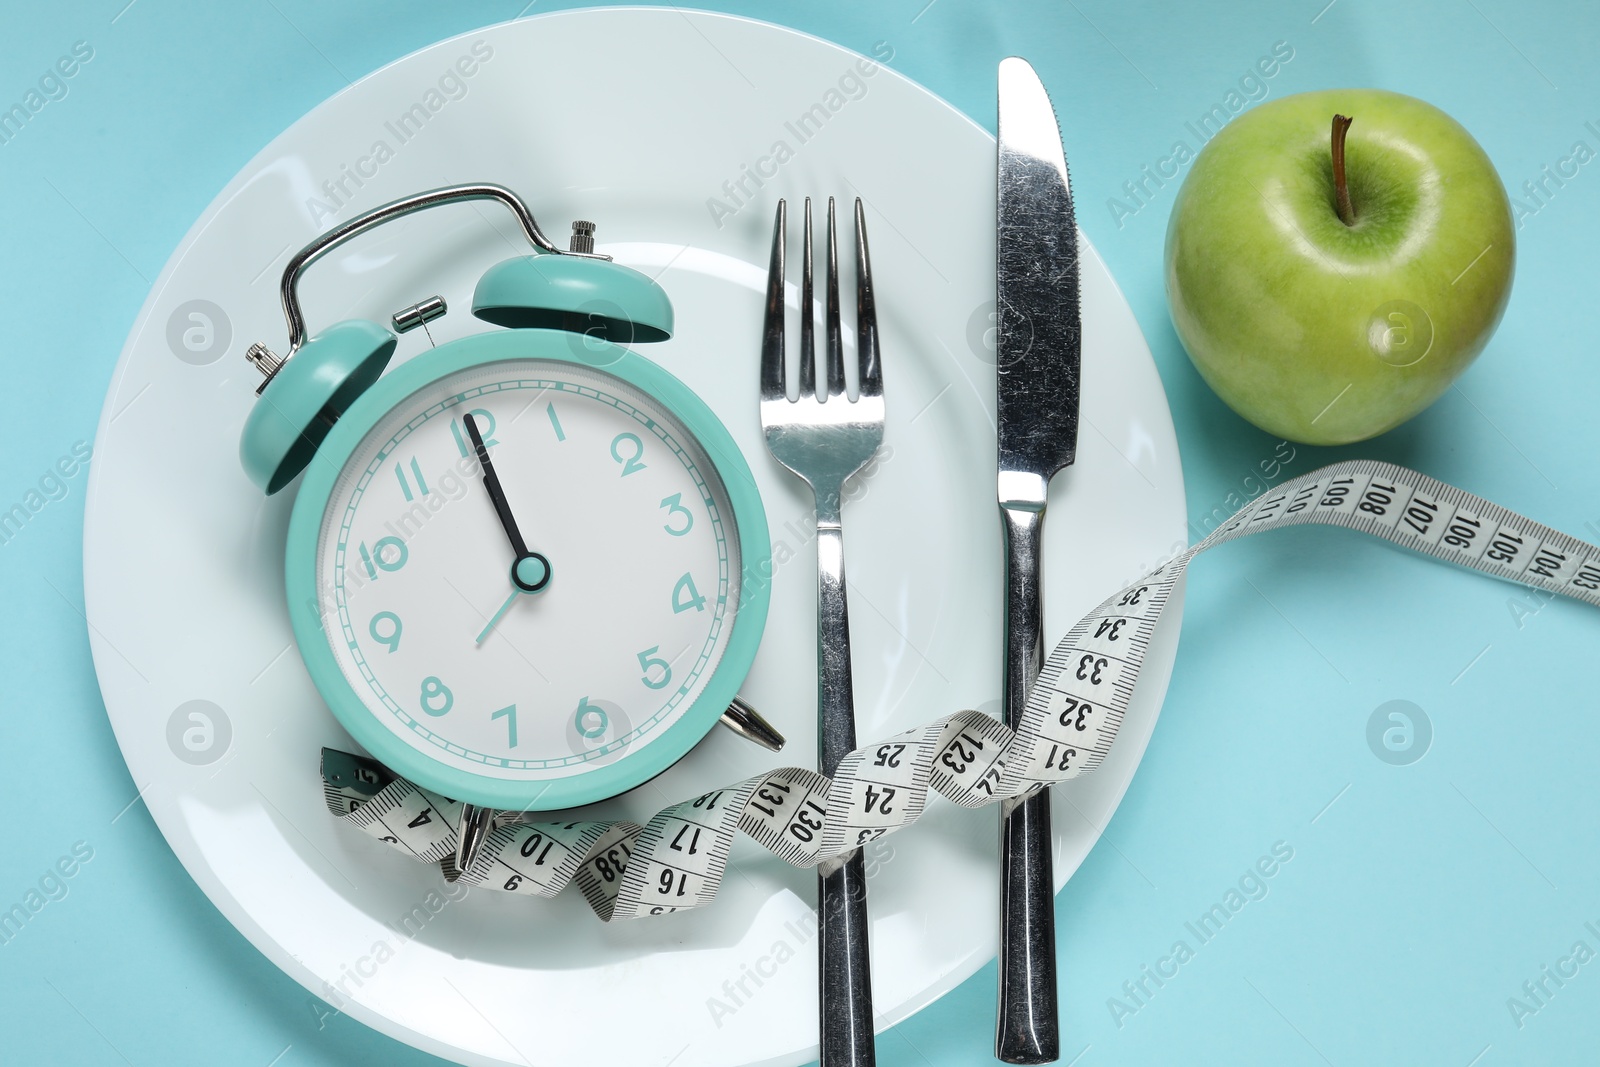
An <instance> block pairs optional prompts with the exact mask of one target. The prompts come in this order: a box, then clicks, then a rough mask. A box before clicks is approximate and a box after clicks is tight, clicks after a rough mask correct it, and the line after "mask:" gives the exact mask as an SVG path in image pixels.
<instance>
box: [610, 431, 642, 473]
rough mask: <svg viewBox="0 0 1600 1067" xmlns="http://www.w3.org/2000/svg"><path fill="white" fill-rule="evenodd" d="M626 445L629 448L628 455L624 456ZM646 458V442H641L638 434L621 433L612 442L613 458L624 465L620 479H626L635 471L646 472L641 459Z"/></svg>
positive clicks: (627, 449)
mask: <svg viewBox="0 0 1600 1067" xmlns="http://www.w3.org/2000/svg"><path fill="white" fill-rule="evenodd" d="M624 445H626V446H627V448H626V452H627V455H624V454H623V453H624V447H623V446H624ZM643 456H644V442H643V441H641V440H639V435H638V434H636V433H619V434H617V436H616V437H614V438H612V440H611V458H612V459H614V460H616V461H617V462H618V463H620V464H622V474H621V475H620V477H623V478H626V477H627V476H628V475H630V474H632V473H633V472H634V471H642V470H644V464H643V463H641V462H640V459H641V458H642V457H643Z"/></svg>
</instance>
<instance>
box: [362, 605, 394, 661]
mask: <svg viewBox="0 0 1600 1067" xmlns="http://www.w3.org/2000/svg"><path fill="white" fill-rule="evenodd" d="M381 622H387V623H389V624H391V625H390V626H388V627H386V629H388V631H389V632H388V633H381V632H379V630H378V624H379V623H381ZM367 632H368V633H370V634H371V635H372V639H373V640H374V641H377V642H378V643H379V644H384V645H388V646H389V652H390V654H391V655H392V654H393V653H394V651H395V649H397V648H399V647H400V616H398V615H396V614H395V613H394V612H392V611H380V612H378V613H377V614H376V615H374V616H373V617H372V621H371V622H370V623H368V624H367Z"/></svg>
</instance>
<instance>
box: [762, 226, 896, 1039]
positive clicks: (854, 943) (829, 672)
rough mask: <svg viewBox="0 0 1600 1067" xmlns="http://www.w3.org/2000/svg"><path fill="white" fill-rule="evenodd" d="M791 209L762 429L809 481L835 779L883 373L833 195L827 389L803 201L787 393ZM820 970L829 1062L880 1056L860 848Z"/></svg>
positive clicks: (820, 707)
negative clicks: (848, 363)
mask: <svg viewBox="0 0 1600 1067" xmlns="http://www.w3.org/2000/svg"><path fill="white" fill-rule="evenodd" d="M786 223H787V206H786V204H785V203H784V201H782V200H780V201H778V218H777V222H776V224H775V226H774V228H773V234H772V263H771V266H770V267H769V269H768V274H767V303H766V322H765V326H764V328H763V331H762V338H761V425H762V428H763V429H764V430H765V432H766V438H767V448H768V450H769V451H771V453H772V455H773V458H775V459H776V460H777V461H778V462H779V463H781V464H783V465H784V466H785V467H787V468H789V469H790V470H791V471H793V472H794V473H795V474H797V475H799V476H800V477H801V478H802V479H804V480H805V482H806V484H807V485H809V486H810V487H811V490H812V493H813V495H814V496H815V498H816V511H817V723H818V748H819V764H820V769H821V771H822V773H823V774H828V775H831V774H832V773H833V772H834V769H835V767H837V766H838V763H839V761H840V760H841V759H842V758H844V756H845V755H846V754H848V753H849V752H850V750H851V749H853V748H855V746H856V724H855V701H854V696H853V693H852V690H851V677H850V620H849V612H848V610H847V606H846V597H845V578H844V526H843V516H842V515H841V509H840V501H841V496H842V493H843V489H844V483H845V481H846V480H847V479H849V478H850V477H851V476H852V475H854V474H855V473H856V472H857V471H858V470H860V469H861V467H862V466H863V465H865V463H866V462H867V460H869V459H871V458H872V455H873V453H874V452H876V451H877V450H878V445H879V444H881V443H882V441H883V412H884V405H883V372H882V366H881V365H880V362H879V353H878V322H877V313H876V310H875V308H874V306H873V299H872V269H871V266H870V262H869V259H868V255H867V229H866V220H865V218H864V216H863V214H862V209H861V201H860V200H859V199H857V200H856V208H855V231H856V320H857V326H856V368H857V380H858V382H859V388H858V391H857V392H858V395H857V396H856V398H855V399H853V400H852V399H851V398H850V396H849V395H848V392H847V390H846V385H845V358H844V339H843V335H842V332H841V329H840V320H839V257H838V240H837V228H836V226H835V221H834V205H833V198H832V197H829V199H828V221H827V226H828V244H827V275H826V281H825V285H826V295H827V302H826V307H825V311H824V316H823V336H824V356H823V366H822V368H821V370H822V375H821V379H820V382H821V386H822V388H821V390H820V393H819V390H818V383H819V378H818V367H817V357H816V351H815V349H816V344H815V340H816V339H815V323H814V312H813V303H812V300H813V295H814V294H813V281H812V277H813V274H812V250H811V244H812V242H811V233H812V224H811V198H810V197H807V198H806V202H805V238H804V242H803V252H802V257H801V258H802V269H801V282H800V353H799V364H800V365H799V367H798V372H799V374H798V376H799V380H800V391H799V396H798V397H797V398H796V399H794V400H791V399H789V392H788V374H787V370H788V368H787V364H786V359H787V353H786V351H785V343H784V341H785V336H786V330H785V324H784V320H785V314H784V303H785V301H784V281H783V277H784V260H785V254H786V251H787V241H786V234H785V230H786ZM817 917H818V920H819V924H820V929H819V936H818V943H819V949H818V964H819V967H818V972H819V980H820V983H821V985H820V994H821V997H820V1016H819V1022H820V1030H821V1034H820V1037H821V1046H822V1058H821V1062H822V1065H823V1067H842V1065H847V1064H848V1065H854V1067H867V1065H870V1064H871V1063H873V1062H874V1051H873V1034H872V976H871V970H870V966H869V961H868V955H867V878H866V871H865V869H864V867H863V865H862V859H861V850H860V849H856V850H855V851H853V852H850V853H848V854H847V855H845V856H843V857H841V858H839V859H836V860H830V861H828V862H826V863H824V864H822V865H821V866H819V867H818V869H817Z"/></svg>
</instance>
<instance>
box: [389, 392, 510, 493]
mask: <svg viewBox="0 0 1600 1067" xmlns="http://www.w3.org/2000/svg"><path fill="white" fill-rule="evenodd" d="M467 414H468V415H471V416H472V418H473V419H474V420H475V421H476V422H477V424H478V433H479V435H480V436H482V437H483V447H484V448H493V447H494V446H495V445H497V444H499V443H500V442H499V441H496V440H495V439H494V416H493V415H491V414H489V413H488V412H487V411H485V410H483V408H473V409H472V410H471V411H469V412H467ZM450 435H451V436H452V437H454V438H455V439H456V448H457V449H459V450H460V452H461V455H462V457H463V458H465V457H467V456H470V455H473V454H474V453H475V451H476V450H475V449H474V448H473V447H472V438H471V437H469V436H467V431H465V430H463V429H462V428H461V420H460V419H451V420H450ZM407 499H410V498H409V497H408V498H407Z"/></svg>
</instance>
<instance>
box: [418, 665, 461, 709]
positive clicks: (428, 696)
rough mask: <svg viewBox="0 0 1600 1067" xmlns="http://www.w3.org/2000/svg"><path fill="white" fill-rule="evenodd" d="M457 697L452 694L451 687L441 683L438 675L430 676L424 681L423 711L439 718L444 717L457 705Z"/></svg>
mask: <svg viewBox="0 0 1600 1067" xmlns="http://www.w3.org/2000/svg"><path fill="white" fill-rule="evenodd" d="M455 702H456V695H455V694H454V693H452V692H450V687H449V686H447V685H445V684H444V683H443V682H441V681H439V678H438V676H437V675H432V674H430V675H428V676H427V677H426V678H424V679H423V680H422V710H423V711H425V712H427V713H428V714H429V715H432V716H434V717H435V718H437V717H438V716H440V715H444V714H446V713H447V712H449V710H450V709H451V708H452V707H453V706H454V705H455Z"/></svg>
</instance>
